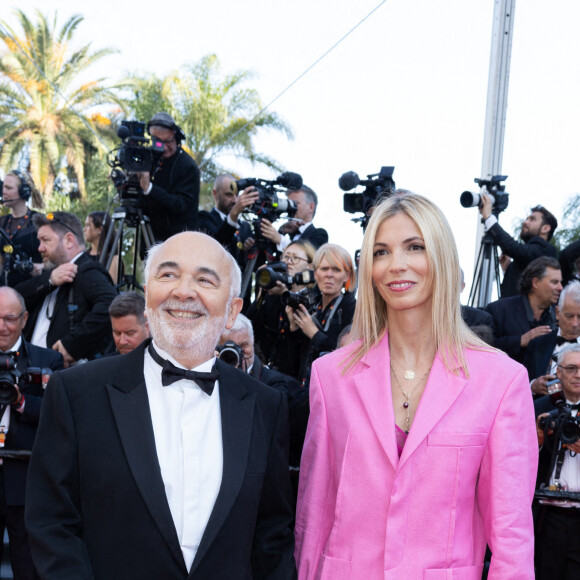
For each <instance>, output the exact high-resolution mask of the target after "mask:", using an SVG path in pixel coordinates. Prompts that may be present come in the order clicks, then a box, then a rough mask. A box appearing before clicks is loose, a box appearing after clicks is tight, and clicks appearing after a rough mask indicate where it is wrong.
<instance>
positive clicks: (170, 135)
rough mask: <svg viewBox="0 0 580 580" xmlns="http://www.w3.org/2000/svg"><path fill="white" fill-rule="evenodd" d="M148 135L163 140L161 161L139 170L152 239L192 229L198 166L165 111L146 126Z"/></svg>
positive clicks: (195, 213) (195, 222) (181, 132)
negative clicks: (152, 167)
mask: <svg viewBox="0 0 580 580" xmlns="http://www.w3.org/2000/svg"><path fill="white" fill-rule="evenodd" d="M147 131H148V132H149V134H150V135H151V136H152V137H155V138H157V139H158V140H160V141H161V142H162V143H163V153H162V154H161V161H160V163H159V165H158V166H157V168H156V171H155V173H154V174H153V175H151V174H150V173H147V172H145V173H140V174H139V183H140V185H141V188H142V189H143V193H144V194H145V195H144V197H143V207H144V209H145V213H146V214H147V215H148V216H149V219H150V220H151V229H152V230H153V235H154V236H155V239H156V241H158V242H162V241H164V240H166V239H167V238H169V237H170V236H172V235H174V234H178V233H179V232H183V231H185V230H194V229H195V227H196V224H197V208H198V205H199V169H198V168H197V165H196V164H195V161H194V160H193V159H192V158H191V156H190V155H188V154H187V153H186V152H185V151H184V150H183V149H182V148H181V142H182V141H183V139H185V134H184V133H183V131H182V130H181V129H180V127H179V126H178V125H177V124H176V123H175V121H174V120H173V118H172V117H171V116H170V115H168V114H167V113H157V114H156V115H154V116H153V118H152V119H151V121H149V123H148V125H147Z"/></svg>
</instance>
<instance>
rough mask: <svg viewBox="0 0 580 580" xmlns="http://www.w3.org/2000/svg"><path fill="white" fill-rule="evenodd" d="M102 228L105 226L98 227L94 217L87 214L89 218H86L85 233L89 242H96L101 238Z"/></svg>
mask: <svg viewBox="0 0 580 580" xmlns="http://www.w3.org/2000/svg"><path fill="white" fill-rule="evenodd" d="M102 229H103V228H98V227H96V226H95V223H94V222H93V218H91V217H90V216H87V219H86V220H85V227H84V228H83V233H84V234H85V240H86V241H87V242H88V243H89V244H92V243H93V242H96V241H97V240H98V239H99V237H100V236H101V231H102Z"/></svg>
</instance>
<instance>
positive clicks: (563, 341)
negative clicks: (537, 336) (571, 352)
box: [556, 336, 577, 346]
mask: <svg viewBox="0 0 580 580" xmlns="http://www.w3.org/2000/svg"><path fill="white" fill-rule="evenodd" d="M567 342H571V343H572V344H576V342H577V341H576V339H575V338H564V337H563V336H557V337H556V344H557V345H558V346H562V345H563V344H566V343H567Z"/></svg>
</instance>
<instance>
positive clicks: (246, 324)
mask: <svg viewBox="0 0 580 580" xmlns="http://www.w3.org/2000/svg"><path fill="white" fill-rule="evenodd" d="M228 340H230V341H233V342H234V343H235V344H237V345H239V346H240V347H241V349H242V353H243V359H242V360H241V361H240V362H239V364H238V366H237V368H239V369H240V370H242V371H244V372H246V373H248V374H249V375H250V376H251V377H254V378H255V379H256V380H257V381H260V382H262V383H264V384H265V385H268V386H269V387H273V388H275V389H278V390H279V391H282V392H283V393H284V395H285V396H286V397H288V395H290V396H292V395H293V394H294V393H295V392H296V391H297V390H298V382H297V381H296V380H295V379H293V378H292V377H289V376H288V375H285V374H282V373H280V372H278V371H276V370H274V369H271V368H269V367H268V366H266V365H265V364H263V363H262V361H261V360H260V358H259V357H257V356H256V355H255V353H254V329H253V327H252V323H251V322H250V320H249V319H248V318H246V317H245V316H244V315H243V314H238V316H237V318H236V321H235V322H234V325H233V326H232V328H231V329H230V330H226V331H225V332H224V333H223V334H222V335H221V337H220V344H224V343H225V342H226V341H228Z"/></svg>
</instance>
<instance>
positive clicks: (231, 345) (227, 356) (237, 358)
mask: <svg viewBox="0 0 580 580" xmlns="http://www.w3.org/2000/svg"><path fill="white" fill-rule="evenodd" d="M215 349H216V350H217V351H218V352H219V359H220V360H223V361H224V362H225V363H227V364H229V365H231V366H233V367H236V368H238V367H239V366H240V364H241V362H242V361H243V360H244V351H243V350H242V347H241V346H240V345H239V344H237V343H236V342H234V341H233V340H226V341H225V342H224V343H223V344H218V345H217V346H216V347H215Z"/></svg>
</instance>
